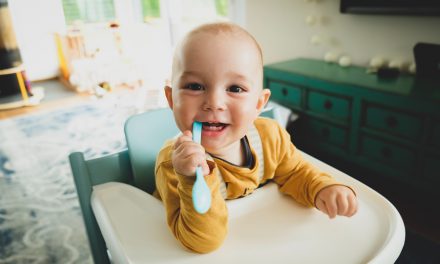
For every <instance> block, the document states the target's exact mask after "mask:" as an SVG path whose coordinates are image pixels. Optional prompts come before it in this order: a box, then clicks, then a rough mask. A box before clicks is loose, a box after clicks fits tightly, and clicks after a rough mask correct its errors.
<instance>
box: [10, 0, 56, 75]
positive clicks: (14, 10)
mask: <svg viewBox="0 0 440 264" xmlns="http://www.w3.org/2000/svg"><path fill="white" fill-rule="evenodd" d="M9 8H10V10H11V16H12V20H13V23H14V30H15V35H16V36H17V42H18V46H19V47H20V53H21V57H22V59H23V63H24V66H25V69H26V73H27V77H28V78H29V79H30V80H40V79H47V78H52V77H54V76H56V75H57V73H58V58H57V54H56V47H55V38H54V33H55V32H61V31H63V30H64V16H63V11H62V6H61V1H60V0H32V1H29V0H10V1H9Z"/></svg>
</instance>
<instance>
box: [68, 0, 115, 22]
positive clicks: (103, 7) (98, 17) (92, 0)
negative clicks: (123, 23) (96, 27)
mask: <svg viewBox="0 0 440 264" xmlns="http://www.w3.org/2000/svg"><path fill="white" fill-rule="evenodd" d="M62 3H63V10H64V16H65V19H66V24H67V25H71V24H73V23H74V22H75V21H78V20H80V21H82V22H84V23H100V22H109V21H113V20H115V6H114V3H113V0H63V1H62Z"/></svg>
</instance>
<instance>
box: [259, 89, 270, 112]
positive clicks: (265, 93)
mask: <svg viewBox="0 0 440 264" xmlns="http://www.w3.org/2000/svg"><path fill="white" fill-rule="evenodd" d="M269 98H270V90H269V89H267V88H264V89H263V90H261V94H260V97H258V102H257V111H258V113H260V112H261V110H263V107H264V106H265V105H266V103H267V101H269Z"/></svg>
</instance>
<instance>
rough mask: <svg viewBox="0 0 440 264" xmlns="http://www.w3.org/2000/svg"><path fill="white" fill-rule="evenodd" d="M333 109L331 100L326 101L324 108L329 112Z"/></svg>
mask: <svg viewBox="0 0 440 264" xmlns="http://www.w3.org/2000/svg"><path fill="white" fill-rule="evenodd" d="M332 107H333V103H332V101H330V100H325V102H324V108H325V109H327V110H330V109H331V108H332Z"/></svg>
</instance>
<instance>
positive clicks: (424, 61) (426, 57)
mask: <svg viewBox="0 0 440 264" xmlns="http://www.w3.org/2000/svg"><path fill="white" fill-rule="evenodd" d="M414 59H415V62H416V69H417V73H416V76H417V77H423V78H429V79H437V80H440V45H438V44H431V43H421V42H419V43H417V44H416V45H415V46H414Z"/></svg>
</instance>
